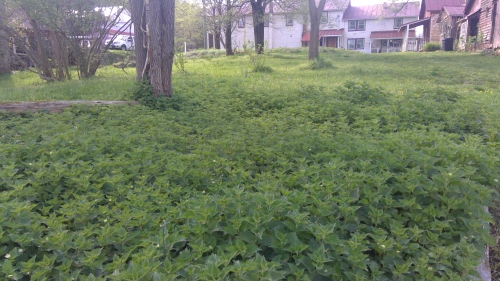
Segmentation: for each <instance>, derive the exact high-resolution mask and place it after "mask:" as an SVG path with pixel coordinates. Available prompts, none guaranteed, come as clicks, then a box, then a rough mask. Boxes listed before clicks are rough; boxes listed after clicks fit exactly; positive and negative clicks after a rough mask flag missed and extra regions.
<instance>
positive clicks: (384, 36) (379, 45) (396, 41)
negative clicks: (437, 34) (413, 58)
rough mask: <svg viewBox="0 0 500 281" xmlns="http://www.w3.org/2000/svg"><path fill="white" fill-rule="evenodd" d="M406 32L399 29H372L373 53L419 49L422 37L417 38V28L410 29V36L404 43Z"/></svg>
mask: <svg viewBox="0 0 500 281" xmlns="http://www.w3.org/2000/svg"><path fill="white" fill-rule="evenodd" d="M404 37H405V33H404V32H398V31H372V33H371V34H370V39H371V53H391V52H402V51H418V50H419V48H420V46H421V45H422V44H421V42H420V41H421V40H419V39H420V38H415V30H410V32H409V38H408V40H407V42H406V46H405V45H404V44H403V43H404Z"/></svg>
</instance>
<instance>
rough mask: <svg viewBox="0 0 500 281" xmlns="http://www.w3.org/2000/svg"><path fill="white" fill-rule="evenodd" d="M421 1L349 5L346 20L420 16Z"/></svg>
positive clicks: (345, 14)
mask: <svg viewBox="0 0 500 281" xmlns="http://www.w3.org/2000/svg"><path fill="white" fill-rule="evenodd" d="M419 7H420V4H419V2H408V3H389V4H377V5H369V6H349V7H348V8H347V10H346V11H345V13H344V20H357V19H379V18H399V17H418V12H419Z"/></svg>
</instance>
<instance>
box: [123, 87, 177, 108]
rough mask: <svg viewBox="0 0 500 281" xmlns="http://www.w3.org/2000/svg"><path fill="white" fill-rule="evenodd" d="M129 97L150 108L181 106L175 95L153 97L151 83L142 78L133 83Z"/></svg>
mask: <svg viewBox="0 0 500 281" xmlns="http://www.w3.org/2000/svg"><path fill="white" fill-rule="evenodd" d="M131 98H132V99H133V100H135V101H138V102H139V103H140V104H142V105H145V106H147V107H149V108H151V109H156V110H167V109H174V110H180V108H181V105H180V97H179V96H177V95H174V96H172V97H164V96H161V97H155V96H154V95H153V88H152V86H151V83H149V81H147V80H144V81H142V82H137V83H136V84H135V87H134V89H133V91H132V96H131Z"/></svg>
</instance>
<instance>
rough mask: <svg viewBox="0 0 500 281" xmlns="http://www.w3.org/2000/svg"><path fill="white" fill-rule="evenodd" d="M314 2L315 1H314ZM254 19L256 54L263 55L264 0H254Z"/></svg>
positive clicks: (252, 3)
mask: <svg viewBox="0 0 500 281" xmlns="http://www.w3.org/2000/svg"><path fill="white" fill-rule="evenodd" d="M313 1H314V0H313ZM250 4H251V5H252V18H253V35H254V41H255V42H254V43H255V52H256V53H257V54H262V53H263V52H264V20H263V19H264V12H265V8H266V7H265V3H264V2H263V0H252V2H250Z"/></svg>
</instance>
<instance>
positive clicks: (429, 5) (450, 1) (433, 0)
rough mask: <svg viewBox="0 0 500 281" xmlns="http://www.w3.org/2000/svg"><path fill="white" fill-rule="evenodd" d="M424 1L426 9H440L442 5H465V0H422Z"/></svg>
mask: <svg viewBox="0 0 500 281" xmlns="http://www.w3.org/2000/svg"><path fill="white" fill-rule="evenodd" d="M422 1H423V2H425V3H424V4H425V10H426V11H441V9H442V8H443V7H444V6H448V7H459V6H465V0H422Z"/></svg>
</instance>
